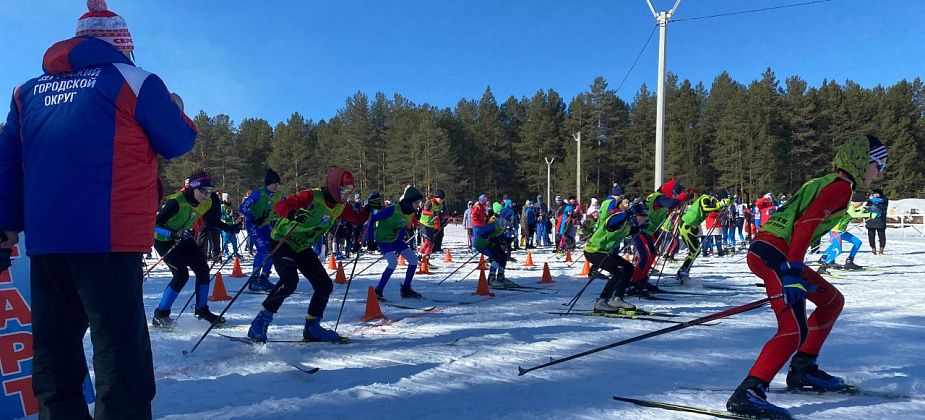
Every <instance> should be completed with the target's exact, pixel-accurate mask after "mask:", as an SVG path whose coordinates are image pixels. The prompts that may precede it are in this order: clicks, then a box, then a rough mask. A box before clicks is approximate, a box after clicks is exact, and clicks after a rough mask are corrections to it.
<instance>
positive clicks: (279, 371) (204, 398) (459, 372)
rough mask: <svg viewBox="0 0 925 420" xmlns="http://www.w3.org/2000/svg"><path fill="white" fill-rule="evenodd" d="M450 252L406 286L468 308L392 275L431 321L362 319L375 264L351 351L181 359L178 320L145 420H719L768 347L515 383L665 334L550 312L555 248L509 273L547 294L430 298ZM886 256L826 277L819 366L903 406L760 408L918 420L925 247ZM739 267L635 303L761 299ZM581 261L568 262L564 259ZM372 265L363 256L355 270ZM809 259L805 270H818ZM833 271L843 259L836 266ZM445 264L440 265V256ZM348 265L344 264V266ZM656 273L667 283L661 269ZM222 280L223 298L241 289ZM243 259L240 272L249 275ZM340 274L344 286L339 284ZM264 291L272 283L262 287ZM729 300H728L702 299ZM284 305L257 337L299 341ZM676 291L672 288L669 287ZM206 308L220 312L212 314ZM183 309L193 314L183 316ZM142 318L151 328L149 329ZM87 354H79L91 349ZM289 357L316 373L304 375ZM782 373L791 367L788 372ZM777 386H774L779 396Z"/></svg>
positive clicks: (452, 284)
mask: <svg viewBox="0 0 925 420" xmlns="http://www.w3.org/2000/svg"><path fill="white" fill-rule="evenodd" d="M447 232H448V233H447V245H448V246H447V247H448V248H450V250H451V251H452V253H453V258H454V260H455V262H454V263H449V264H445V263H442V262H437V263H435V264H436V265H438V266H439V267H438V268H434V269H433V271H434V273H435V274H433V275H426V276H417V277H416V278H415V288H416V289H417V290H418V291H420V292H421V293H423V294H424V296H425V297H426V298H431V299H440V300H447V301H453V302H456V301H459V302H467V303H468V302H471V303H469V304H451V303H433V302H431V301H424V302H409V301H408V300H402V299H399V298H398V287H399V284H400V280H401V277H402V273H403V270H401V271H399V272H397V273H396V274H395V275H394V276H393V278H392V281H391V282H390V284H389V287H388V289H387V291H386V296H387V297H390V298H393V299H392V301H393V302H394V301H400V303H405V304H415V305H420V306H428V305H436V306H438V308H437V309H436V310H433V311H431V312H421V311H416V310H404V309H398V308H395V307H390V306H383V307H382V309H383V311H384V312H385V314H386V315H387V316H389V317H390V318H391V319H392V320H393V322H389V323H382V322H381V321H372V322H370V323H363V322H361V321H360V317H361V316H362V315H363V311H364V303H362V302H365V299H366V290H367V286H369V285H373V284H374V283H375V282H376V281H377V280H378V277H379V274H380V273H381V271H382V267H384V265H385V263H384V262H379V263H377V264H376V265H375V266H374V267H373V268H372V269H370V270H368V271H367V272H366V273H364V274H363V275H361V276H360V277H358V278H357V279H356V280H355V282H354V284H353V286H352V287H351V289H350V295H349V296H348V298H347V302H346V306H345V309H344V316H343V319H342V321H341V325H340V327H339V328H338V331H339V332H340V333H342V334H344V335H347V336H349V337H352V338H354V339H356V341H355V342H353V343H350V344H344V345H334V344H307V345H294V344H285V343H276V344H272V343H271V344H270V345H268V346H266V347H264V348H258V347H252V346H249V345H246V344H242V343H237V342H233V341H230V340H228V339H225V338H222V337H219V336H217V335H215V334H214V333H213V334H212V335H210V336H209V337H208V338H206V340H205V341H204V342H203V344H202V345H201V346H200V347H199V349H197V350H196V352H195V353H193V354H191V355H189V356H184V355H183V354H182V351H183V350H188V349H190V348H191V347H192V346H193V344H194V342H195V340H196V339H198V337H199V336H200V335H201V334H202V332H203V331H204V330H205V329H206V324H205V322H204V321H198V320H195V319H194V317H193V316H191V314H190V313H186V314H184V315H183V316H182V317H181V318H180V328H179V329H178V330H177V331H175V332H161V331H152V332H151V339H152V345H153V350H154V362H155V370H156V377H157V397H156V398H155V400H154V412H155V415H156V417H158V418H168V419H232V418H240V419H263V418H267V419H269V418H273V419H290V418H291V419H299V418H313V419H328V418H331V419H335V418H336V419H349V418H357V419H364V420H365V419H378V418H396V419H410V418H415V419H416V418H435V419H438V418H439V419H446V418H473V419H484V418H505V419H539V418H542V419H560V418H581V419H591V418H633V419H668V418H691V419H696V418H703V417H702V416H699V415H693V414H691V415H687V414H682V413H675V412H669V411H660V410H656V409H650V408H642V407H636V406H632V405H629V404H626V403H622V402H617V401H614V400H613V399H611V397H612V396H614V395H621V396H628V397H636V398H644V399H654V400H660V401H668V402H676V403H681V404H692V405H697V406H701V407H705V408H711V409H723V407H724V404H725V400H726V398H727V397H728V396H729V394H730V393H731V391H732V389H733V388H734V387H735V386H736V385H738V383H739V382H740V381H741V380H742V379H743V378H744V376H745V374H746V372H747V370H748V368H749V367H750V366H751V364H752V362H753V360H754V358H755V356H756V355H757V353H758V351H759V349H760V348H761V346H762V345H763V344H764V342H765V341H766V340H767V339H768V338H769V337H770V336H771V335H772V334H773V333H774V330H775V327H776V325H775V322H774V318H773V316H772V314H771V312H770V309H769V308H767V307H764V308H761V309H759V310H756V311H752V312H748V313H745V314H741V315H737V316H734V317H731V318H727V319H724V320H722V321H721V322H720V323H719V324H717V325H712V326H697V327H692V328H688V329H684V330H681V331H678V332H674V333H670V334H666V335H662V336H659V337H656V338H653V339H649V340H645V341H641V342H638V343H633V344H629V345H627V346H622V347H618V348H615V349H611V350H606V351H604V352H600V353H597V354H594V355H591V356H587V357H584V358H580V359H577V360H574V361H570V362H566V363H562V364H559V365H555V366H552V367H549V368H545V369H540V370H537V371H534V372H531V373H528V374H526V375H525V376H518V375H517V373H518V370H517V367H518V366H524V367H529V366H534V365H536V364H540V363H544V362H546V361H548V360H549V358H550V357H555V358H558V357H562V356H567V355H570V354H573V353H577V352H580V351H584V350H587V349H590V348H593V347H597V346H601V345H605V344H608V343H611V342H615V341H619V340H622V339H625V338H628V337H632V336H635V335H639V334H643V333H646V332H649V331H653V330H656V329H660V328H664V327H667V326H670V325H671V324H665V323H654V322H647V321H641V320H624V319H607V318H596V317H587V316H558V315H552V314H548V313H547V312H555V311H561V310H563V309H564V308H565V307H564V306H563V304H564V303H566V302H568V301H569V300H570V299H571V297H572V296H573V295H574V294H575V293H576V292H577V291H578V289H580V288H581V286H583V285H584V284H585V279H582V278H579V277H577V276H576V274H577V273H578V271H579V270H580V269H581V265H582V263H581V262H579V263H577V264H575V265H574V266H571V267H569V266H568V265H567V264H566V263H564V262H560V261H559V260H557V259H556V258H555V257H554V256H553V255H551V254H550V251H549V250H548V249H547V250H538V251H537V252H534V253H533V259H534V261H535V262H536V263H537V264H538V265H537V267H533V268H523V267H521V265H522V262H523V261H524V256H525V254H524V252H523V251H520V252H516V253H515V255H514V256H515V258H517V261H518V262H517V263H511V267H510V268H509V270H508V277H509V278H511V279H513V280H515V281H517V282H519V283H521V284H524V285H531V286H536V284H535V283H536V282H537V281H538V280H539V278H540V275H541V271H542V264H543V263H544V262H549V265H550V268H551V269H552V275H553V278H554V279H555V283H554V284H551V285H544V286H543V291H542V293H537V292H515V291H496V293H497V295H496V296H495V297H494V298H487V297H480V296H473V295H472V293H473V292H474V290H475V286H476V279H477V274H478V273H475V274H472V275H470V276H469V277H468V278H466V279H465V280H462V281H460V282H456V281H455V280H460V279H462V278H463V276H464V275H465V274H466V273H467V272H469V270H470V267H474V264H469V265H467V266H466V267H464V268H463V269H462V270H460V271H459V273H457V274H456V275H454V276H453V277H452V278H451V279H450V280H448V281H447V282H445V283H443V284H442V285H440V286H437V285H436V283H437V282H438V281H440V280H441V279H442V278H443V277H444V276H445V275H446V274H448V273H449V272H450V271H452V270H453V269H454V268H456V267H458V266H459V264H461V263H462V261H464V260H465V259H466V258H468V257H469V256H470V255H471V254H469V253H467V252H466V251H465V250H464V241H465V239H464V234H463V230H462V229H461V228H460V227H459V226H450V227H449V228H448V229H447ZM886 249H887V255H885V256H873V255H871V254H870V253H869V252H868V250H867V246H866V244H865V246H864V249H863V250H862V252H861V254H859V256H858V258H857V259H856V260H857V263H858V264H861V265H866V266H867V267H868V270H866V271H862V272H843V271H836V272H835V275H833V276H830V277H829V279H830V280H831V281H832V282H833V283H834V284H836V285H838V286H839V288H840V289H841V290H842V292H843V293H844V294H845V296H846V299H847V303H846V307H845V310H844V312H843V314H842V316H841V318H840V319H839V321H838V323H837V324H836V327H835V330H834V331H833V333H832V335H831V336H830V338H829V340H828V342H827V344H826V347H825V348H824V351H823V355H822V356H821V358H820V364H821V367H822V368H823V369H826V370H828V371H829V372H831V373H833V374H837V375H840V376H844V377H845V378H846V379H847V380H848V381H849V382H851V383H853V384H857V385H859V386H861V387H862V388H863V389H865V390H876V391H885V392H889V393H893V394H899V395H903V396H911V397H912V398H900V399H887V398H878V397H865V396H844V395H805V394H802V395H793V394H773V395H771V399H772V401H774V402H776V403H778V404H780V405H782V406H784V407H786V408H788V409H790V410H791V412H792V413H793V414H795V415H796V416H797V417H799V418H813V419H845V418H856V419H885V418H892V419H913V418H920V419H922V418H925V400H923V399H922V395H923V394H925V381H923V379H925V357H923V354H925V291H923V288H922V285H923V281H925V239H923V238H918V237H915V238H900V237H899V236H898V235H897V234H896V232H895V231H894V230H890V231H889V235H888V244H887V248H886ZM744 255H745V254H744V253H739V254H737V255H735V256H729V257H722V258H701V259H698V261H697V263H696V264H695V266H694V269H693V270H692V276H693V277H694V278H695V279H697V280H698V281H697V283H700V285H699V286H696V287H695V288H694V289H693V290H691V289H686V290H688V291H697V292H702V293H706V294H707V296H693V295H671V296H668V295H665V297H670V298H671V299H674V300H673V301H647V300H638V299H635V298H634V299H632V300H631V302H633V303H635V304H637V305H640V306H641V307H643V308H645V309H647V310H652V311H663V312H671V313H674V314H678V315H681V318H676V319H681V320H687V319H693V318H696V317H700V316H703V315H707V314H710V313H712V312H716V311H720V310H724V309H727V308H730V307H733V306H737V305H741V304H744V303H747V302H750V301H753V300H758V299H761V298H762V297H763V289H761V288H758V287H756V286H755V283H756V281H758V280H759V279H757V278H756V277H754V276H753V275H752V274H751V273H750V272H749V271H748V268H747V267H746V265H745V261H744V259H743V257H744ZM578 256H579V255H578V254H576V255H575V257H578ZM376 258H378V255H367V256H364V257H363V258H361V259H360V262H359V265H358V267H359V268H360V269H362V268H363V267H365V266H366V265H368V264H369V263H370V262H372V261H373V260H375V259H376ZM813 258H814V259H815V257H813ZM843 259H844V257H841V258H840V259H839V262H842V261H843ZM437 260H438V261H439V260H442V258H439V259H437ZM345 265H346V264H345ZM676 269H677V266H676V265H674V266H673V265H672V264H669V265H668V268H667V269H666V272H669V273H673V272H675V271H676ZM230 270H231V267H230V264H229V267H226V269H225V270H224V271H223V274H224V275H225V282H226V285H227V286H228V289H229V293H232V294H233V293H234V291H235V290H237V288H238V287H239V286H240V285H241V284H242V283H243V279H232V278H230V277H229V276H228V274H230V272H231V271H230ZM249 271H250V267H249V261H246V264H245V272H249ZM349 271H350V270H349V265H347V273H348V275H349ZM168 280H169V273H168V272H167V271H166V269H164V268H163V267H162V268H161V269H160V270H157V271H155V272H154V273H152V276H151V279H150V280H149V281H148V282H147V283H146V286H145V301H146V304H147V306H148V309H149V313H150V312H151V311H153V309H154V306H155V305H156V304H157V301H158V299H159V297H160V294H161V291H162V290H163V288H164V286H165V284H166V283H167V281H168ZM272 280H274V281H275V280H276V278H275V276H274V278H273V279H272ZM703 285H707V286H709V285H721V286H727V287H729V288H731V289H732V290H715V289H705V288H702V286H703ZM602 286H603V282H601V281H598V282H595V284H593V285H592V286H591V287H590V288H589V291H588V292H587V293H586V294H585V295H584V297H583V298H582V300H581V301H580V302H579V304H578V306H577V307H576V309H590V308H591V305H592V301H593V298H594V296H596V295H597V294H598V293H599V292H600V288H601V287H602ZM344 287H345V286H344V285H336V286H335V290H334V293H333V295H332V299H331V302H330V304H329V306H328V309H327V312H326V314H325V315H326V319H325V323H326V324H327V325H328V326H329V327H333V321H334V319H335V318H336V317H337V311H338V308H339V307H340V304H341V297H342V296H343V293H344ZM191 288H192V280H191V282H190V284H188V285H187V289H186V291H184V293H183V294H181V295H180V298H179V299H178V301H177V304H176V305H175V307H174V314H176V313H177V311H179V309H180V308H181V307H182V304H183V303H184V302H185V301H186V298H187V297H188V296H189V295H188V293H189V290H191ZM298 290H299V291H300V292H303V294H296V295H293V296H292V297H291V298H290V299H289V300H288V301H286V302H285V304H284V305H283V307H282V309H281V310H280V312H279V313H278V314H277V317H276V319H275V321H274V323H273V325H272V326H271V327H270V331H269V333H270V338H271V339H295V338H300V337H301V330H302V320H303V318H304V316H305V310H306V307H307V304H308V299H309V297H310V293H311V287H310V285H309V283H308V282H307V281H304V280H303V281H302V282H300V284H299V287H298ZM675 290H679V289H678V288H676V289H675ZM262 300H263V296H261V295H252V294H245V295H242V296H241V298H240V299H239V300H238V301H237V302H236V303H235V305H234V306H233V307H232V308H231V310H230V311H229V312H228V314H227V315H226V318H227V319H228V320H229V323H230V324H232V326H231V327H227V328H223V329H221V330H220V331H218V332H221V333H224V334H229V335H239V336H243V335H245V334H246V331H247V326H248V323H249V322H250V320H251V319H252V318H253V317H254V315H255V314H256V313H257V312H258V311H259V309H260V303H261V301H262ZM212 305H213V310H214V311H215V312H218V311H220V310H221V308H222V307H223V305H224V303H222V302H217V303H213V304H212ZM188 311H189V310H188ZM149 316H150V315H149ZM86 347H87V349H88V351H89V350H90V344H89V340H87V344H86ZM285 361H293V362H300V363H303V364H305V365H308V366H317V367H320V368H321V371H320V372H319V373H317V374H315V375H307V374H304V373H301V372H299V371H297V370H295V369H293V368H292V367H290V366H289V365H288V364H287V363H286V362H285ZM785 369H786V368H785ZM784 376H785V373H782V374H780V375H778V377H777V378H776V379H775V382H774V383H773V384H772V387H776V388H782V387H783V386H784Z"/></svg>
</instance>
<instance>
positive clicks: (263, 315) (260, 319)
mask: <svg viewBox="0 0 925 420" xmlns="http://www.w3.org/2000/svg"><path fill="white" fill-rule="evenodd" d="M271 322H273V312H270V311H268V310H266V309H264V310H262V311H260V312H259V313H257V316H256V317H255V318H254V320H253V321H251V327H250V329H248V330H247V338H250V339H251V340H254V341H256V342H258V343H266V342H267V329H269V328H270V323H271Z"/></svg>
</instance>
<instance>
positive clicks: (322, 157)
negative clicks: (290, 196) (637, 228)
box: [161, 69, 925, 210]
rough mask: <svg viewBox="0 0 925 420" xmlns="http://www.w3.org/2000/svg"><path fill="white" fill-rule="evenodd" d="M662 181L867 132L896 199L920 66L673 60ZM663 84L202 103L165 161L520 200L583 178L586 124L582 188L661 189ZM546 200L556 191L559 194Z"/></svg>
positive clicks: (735, 174) (168, 174) (698, 179)
mask: <svg viewBox="0 0 925 420" xmlns="http://www.w3.org/2000/svg"><path fill="white" fill-rule="evenodd" d="M666 87H667V89H666V95H667V96H666V104H667V105H666V121H665V142H666V143H665V167H664V168H665V169H664V174H665V177H666V179H668V178H669V177H676V178H678V179H680V180H681V182H682V183H683V184H684V185H685V186H691V187H695V188H697V189H699V190H701V191H704V190H709V189H713V188H717V187H729V188H731V189H732V190H733V191H735V192H736V193H738V194H741V195H743V196H746V197H749V198H750V199H752V200H754V199H755V198H757V197H758V196H760V195H762V194H764V193H765V192H773V193H775V195H776V194H780V193H786V194H789V193H791V192H793V191H795V190H796V189H797V188H798V187H799V186H800V185H801V184H802V183H803V182H804V181H805V180H807V179H808V178H810V177H813V176H818V175H822V174H824V173H825V172H826V171H827V170H829V169H831V162H832V158H833V156H834V150H835V147H836V146H837V145H838V144H839V142H840V140H841V139H843V138H844V137H845V136H847V135H850V134H852V133H856V132H864V133H868V134H872V135H875V136H877V137H880V138H881V139H882V140H883V141H884V143H885V144H886V145H887V147H888V148H889V150H890V158H889V165H888V167H887V169H886V174H885V177H884V179H883V180H882V181H881V182H880V183H879V184H878V185H877V186H879V187H881V188H883V189H884V191H885V192H886V193H887V194H888V196H890V197H892V198H903V197H912V196H922V195H925V159H923V158H925V118H923V117H925V90H923V83H922V81H921V79H920V78H916V79H915V80H914V81H912V82H908V81H906V80H902V81H899V82H898V83H896V84H894V85H892V86H889V87H884V86H880V85H878V86H875V87H872V88H864V87H862V86H860V85H859V84H857V83H855V82H853V81H850V80H849V81H846V82H844V83H838V82H834V81H828V80H827V81H823V82H822V84H821V86H818V87H810V86H809V85H808V84H807V82H806V81H804V80H803V79H801V78H800V77H798V76H791V77H788V78H786V79H785V80H784V81H783V83H781V82H780V81H779V80H778V79H777V77H776V76H775V74H774V72H773V71H772V70H771V69H767V70H766V71H765V72H764V73H763V74H762V75H761V77H760V78H758V79H756V80H753V81H751V82H749V83H748V84H743V83H741V82H738V81H735V80H733V79H732V78H731V77H730V76H729V74H727V73H725V72H724V73H722V74H720V75H719V76H717V77H716V78H715V79H714V80H713V82H712V85H711V86H710V87H709V89H707V87H706V86H704V85H703V84H702V83H696V84H694V83H692V82H691V81H689V80H680V79H679V78H678V77H677V76H676V75H673V74H669V76H668V80H667V84H666ZM655 102H656V101H655V94H654V92H652V91H650V90H649V88H648V87H647V86H646V85H642V86H641V87H640V88H639V90H638V91H637V92H636V94H635V95H634V97H633V99H632V101H631V102H626V101H624V100H623V99H621V98H620V97H618V96H617V93H616V92H615V91H614V90H613V89H611V88H610V87H609V86H608V83H607V81H606V80H605V79H604V78H603V77H597V78H596V79H595V80H594V81H593V82H592V83H591V85H590V86H589V88H588V90H587V91H585V92H581V93H579V94H578V95H577V96H576V97H574V98H572V99H571V100H570V101H568V103H566V100H565V99H564V98H562V97H561V96H560V95H559V93H557V92H556V91H555V90H552V89H547V90H542V89H541V90H537V92H536V93H535V94H534V95H533V96H532V97H529V98H528V97H521V98H517V97H514V96H511V97H509V98H507V99H506V100H504V101H503V102H501V103H499V102H498V101H497V99H496V98H495V96H494V94H493V93H492V91H491V88H490V87H488V88H486V89H485V91H484V92H483V93H482V96H481V98H479V99H478V100H475V99H461V100H460V101H459V102H458V103H457V104H456V106H455V107H453V108H452V109H451V108H439V107H435V106H432V105H429V104H426V103H425V104H415V103H413V102H412V101H410V100H408V99H407V98H404V97H402V96H401V95H400V94H394V95H392V96H387V95H385V94H384V93H376V94H375V95H374V96H372V97H369V96H368V95H366V94H365V93H362V92H358V93H355V94H353V95H352V96H350V97H348V98H347V99H346V102H345V105H344V107H343V108H342V109H339V110H338V111H337V114H336V115H335V116H334V117H333V118H331V119H329V120H326V121H325V120H320V121H317V122H316V121H314V120H312V119H310V118H306V117H304V116H302V115H300V114H299V113H293V114H292V115H291V116H290V117H289V119H288V120H286V121H283V122H280V123H278V124H276V125H275V126H273V125H271V124H270V123H269V122H268V121H266V120H264V119H260V118H246V119H244V120H243V121H241V122H240V123H237V124H236V123H235V122H234V121H232V120H231V118H229V117H228V116H227V115H224V114H216V115H214V116H209V115H208V114H207V113H206V112H204V111H200V112H199V114H198V115H196V116H195V118H194V121H195V123H196V126H197V128H198V129H199V139H198V141H197V143H196V146H195V148H194V150H193V151H192V152H191V153H189V154H187V155H186V156H184V157H182V158H180V159H176V160H174V161H170V162H162V165H161V175H162V179H163V180H164V182H165V184H166V186H167V189H168V191H171V190H173V189H176V188H178V187H179V186H180V184H181V183H182V181H183V179H184V178H185V177H186V176H187V175H188V174H189V173H190V172H192V170H193V169H194V168H196V167H203V168H206V169H207V170H209V172H210V173H211V174H212V176H213V178H214V179H215V181H216V185H217V186H218V187H219V188H220V189H221V190H223V191H226V192H229V193H231V194H232V196H234V197H235V199H240V198H241V196H242V195H243V194H244V192H245V191H246V190H247V189H249V188H253V187H257V186H262V180H263V174H264V171H265V168H266V167H268V166H269V167H272V168H274V169H275V170H276V171H278V172H279V173H280V175H281V176H282V179H283V189H284V190H285V191H295V190H297V189H299V188H308V187H315V186H318V185H320V184H321V182H322V180H323V178H324V175H325V174H326V173H327V171H328V170H329V169H330V168H331V167H333V166H335V165H337V166H342V167H344V168H346V169H348V170H350V171H352V172H353V173H354V175H355V176H356V180H357V181H356V187H357V189H358V191H360V192H363V193H364V194H365V193H366V192H369V191H372V190H378V191H381V192H383V193H385V194H386V195H387V196H388V197H392V198H397V196H398V195H399V194H400V193H401V191H402V189H403V187H404V186H405V185H407V184H413V185H416V186H418V187H419V188H421V189H422V190H423V191H425V192H428V191H433V190H435V189H438V188H439V189H443V190H445V191H446V192H447V194H448V196H449V198H450V203H451V206H452V208H453V209H455V210H459V209H461V208H465V202H466V201H467V200H473V199H475V198H476V197H477V196H478V195H479V194H481V193H486V194H488V196H489V197H490V198H492V199H500V197H501V196H502V195H504V194H508V195H510V196H511V197H512V198H516V199H518V200H521V201H522V200H524V199H527V198H533V197H535V196H536V195H537V194H544V195H545V191H546V162H545V161H544V158H545V157H549V158H555V161H554V163H553V164H552V194H553V195H556V194H561V195H570V194H574V192H575V178H576V176H575V172H576V153H577V150H576V143H575V141H574V140H573V134H575V133H577V132H581V133H582V142H581V146H582V164H581V168H582V173H581V179H582V181H581V184H582V196H583V197H582V199H583V201H587V199H588V198H590V197H602V196H604V195H605V194H606V193H607V192H608V191H609V187H610V185H611V184H612V183H613V182H618V183H621V184H623V185H625V186H626V187H627V191H628V192H629V193H630V194H631V195H645V194H646V193H648V192H649V191H651V190H652V179H653V172H654V163H653V161H654V139H655V116H656V111H655ZM547 199H548V198H547Z"/></svg>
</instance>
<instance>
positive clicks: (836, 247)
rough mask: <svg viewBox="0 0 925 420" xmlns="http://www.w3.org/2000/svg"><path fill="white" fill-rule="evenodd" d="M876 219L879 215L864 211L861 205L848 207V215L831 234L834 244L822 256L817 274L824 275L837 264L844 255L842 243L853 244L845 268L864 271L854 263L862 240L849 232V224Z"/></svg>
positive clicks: (830, 237) (853, 204) (852, 204)
mask: <svg viewBox="0 0 925 420" xmlns="http://www.w3.org/2000/svg"><path fill="white" fill-rule="evenodd" d="M875 218H877V213H868V212H866V211H864V209H863V208H862V207H861V204H860V203H857V204H855V203H851V204H850V205H849V206H848V209H847V214H845V215H844V216H842V218H841V219H839V220H838V224H836V225H835V227H834V228H832V231H831V232H829V239H830V240H831V241H832V243H831V244H829V248H828V249H826V250H825V253H823V254H822V258H820V259H819V264H820V266H819V269H818V270H816V272H818V273H819V274H823V273H825V272H826V271H827V269H828V268H829V267H831V266H832V265H834V264H835V259H836V258H838V256H839V255H841V253H842V241H848V242H851V252H850V253H849V254H848V259H846V260H845V265H844V268H845V269H846V270H861V269H863V267H861V266H859V265H857V264H855V263H854V257H855V255H857V254H858V251H859V250H860V249H861V240H860V239H858V238H857V237H855V236H854V235H852V234H851V233H849V232H848V224H849V223H851V221H852V220H853V219H875Z"/></svg>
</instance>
